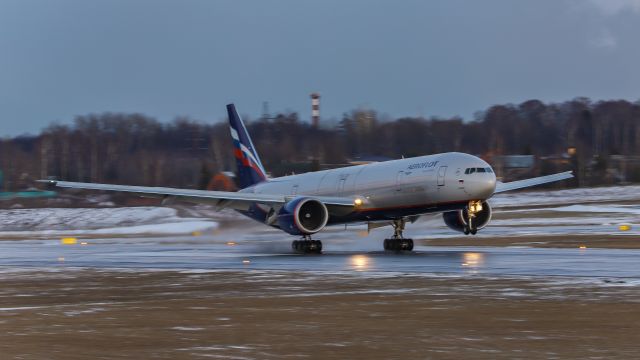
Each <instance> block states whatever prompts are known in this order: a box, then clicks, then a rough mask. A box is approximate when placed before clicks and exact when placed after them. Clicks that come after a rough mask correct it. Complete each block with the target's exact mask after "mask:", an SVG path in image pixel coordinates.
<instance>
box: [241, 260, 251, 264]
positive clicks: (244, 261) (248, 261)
mask: <svg viewBox="0 0 640 360" xmlns="http://www.w3.org/2000/svg"><path fill="white" fill-rule="evenodd" d="M242 263H243V264H251V260H246V259H245V260H242Z"/></svg>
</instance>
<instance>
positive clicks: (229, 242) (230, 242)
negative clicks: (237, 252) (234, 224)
mask: <svg viewBox="0 0 640 360" xmlns="http://www.w3.org/2000/svg"><path fill="white" fill-rule="evenodd" d="M227 245H229V246H236V243H235V242H233V241H227Z"/></svg>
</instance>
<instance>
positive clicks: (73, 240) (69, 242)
mask: <svg viewBox="0 0 640 360" xmlns="http://www.w3.org/2000/svg"><path fill="white" fill-rule="evenodd" d="M60 243H61V244H62V245H75V244H77V243H78V239H76V238H74V237H66V238H62V239H60Z"/></svg>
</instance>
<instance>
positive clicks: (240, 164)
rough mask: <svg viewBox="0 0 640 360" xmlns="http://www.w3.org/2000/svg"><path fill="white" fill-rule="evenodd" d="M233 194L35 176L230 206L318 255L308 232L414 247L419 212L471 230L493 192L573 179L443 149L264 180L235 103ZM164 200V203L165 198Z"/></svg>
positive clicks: (487, 212) (483, 218) (486, 211)
mask: <svg viewBox="0 0 640 360" xmlns="http://www.w3.org/2000/svg"><path fill="white" fill-rule="evenodd" d="M227 112H228V115H229V125H230V131H231V137H232V139H233V146H234V149H233V150H234V152H233V153H234V156H235V158H236V164H237V175H238V180H239V185H240V188H241V190H239V191H238V192H225V191H206V190H191V189H176V188H165V187H144V186H127V185H110V184H96V183H80V182H68V181H57V180H40V182H43V183H47V184H49V185H52V186H57V187H61V188H75V189H87V190H105V191H119V192H128V193H135V194H137V195H140V196H144V197H157V198H162V199H163V200H164V201H174V200H180V201H187V202H191V203H204V204H213V205H214V206H216V207H217V208H230V209H234V210H237V211H238V212H240V213H241V214H243V215H246V216H247V217H250V218H252V219H254V220H257V221H259V222H261V223H263V224H266V225H268V226H271V227H274V228H278V229H280V230H282V231H284V232H286V233H288V234H290V235H295V236H300V237H301V238H300V240H294V241H293V242H292V245H291V246H292V250H293V251H295V252H298V253H321V252H322V242H321V241H319V240H312V239H311V235H313V234H316V233H318V232H319V231H321V230H322V229H324V228H325V227H326V226H330V225H345V224H354V223H360V224H362V223H364V224H367V225H368V228H369V230H371V229H373V228H377V227H382V226H389V225H391V226H392V227H393V229H394V232H393V235H392V236H391V237H390V238H388V239H385V240H384V243H383V247H384V249H385V250H387V251H412V250H413V247H414V244H413V240H412V239H408V238H405V237H404V236H403V231H404V229H405V225H406V224H407V223H408V222H411V223H413V222H415V221H416V220H417V219H418V218H419V217H420V216H422V215H425V214H433V213H442V216H443V220H444V223H445V224H446V225H447V226H448V227H449V228H451V229H452V230H454V231H458V232H461V233H464V234H465V235H469V234H472V235H475V234H476V233H477V232H478V231H479V230H482V229H483V228H484V227H486V226H487V225H488V224H489V222H490V221H491V215H492V210H491V206H490V205H489V203H488V202H487V200H488V199H489V198H491V197H492V196H494V195H495V194H499V193H503V192H505V191H511V190H516V189H522V188H527V187H531V186H536V185H541V184H546V183H550V182H554V181H560V180H564V179H569V178H572V177H573V175H572V172H571V171H567V172H562V173H557V174H553V175H547V176H541V177H536V178H530V179H526V180H519V181H513V182H508V183H503V182H500V181H497V180H496V175H495V172H494V171H493V169H492V168H491V166H490V165H489V164H488V163H486V162H485V161H484V160H482V159H480V158H479V157H476V156H473V155H470V154H465V153H458V152H449V153H442V154H435V155H425V156H418V157H412V158H406V159H398V160H390V161H384V162H377V163H370V164H365V165H357V166H350V167H343V168H338V169H331V170H324V171H317V172H309V173H304V174H299V175H290V176H284V177H278V178H269V177H268V176H267V172H266V171H265V169H264V166H263V165H262V162H261V161H260V156H259V155H258V152H257V151H256V148H255V146H254V145H253V142H252V141H251V137H250V136H249V133H248V132H247V129H246V127H245V125H244V123H243V122H242V119H241V118H240V116H239V115H238V112H237V111H236V108H235V105H234V104H229V105H227ZM164 201H163V203H164Z"/></svg>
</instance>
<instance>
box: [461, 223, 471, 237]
mask: <svg viewBox="0 0 640 360" xmlns="http://www.w3.org/2000/svg"><path fill="white" fill-rule="evenodd" d="M462 232H464V234H465V235H469V233H470V232H471V230H470V229H469V226H467V225H465V226H464V229H463V230H462Z"/></svg>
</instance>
